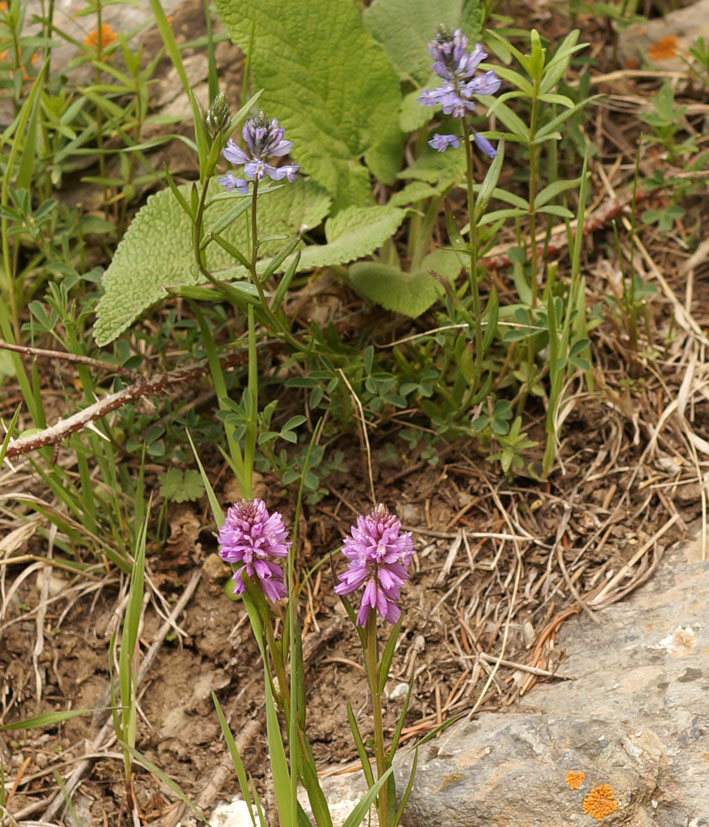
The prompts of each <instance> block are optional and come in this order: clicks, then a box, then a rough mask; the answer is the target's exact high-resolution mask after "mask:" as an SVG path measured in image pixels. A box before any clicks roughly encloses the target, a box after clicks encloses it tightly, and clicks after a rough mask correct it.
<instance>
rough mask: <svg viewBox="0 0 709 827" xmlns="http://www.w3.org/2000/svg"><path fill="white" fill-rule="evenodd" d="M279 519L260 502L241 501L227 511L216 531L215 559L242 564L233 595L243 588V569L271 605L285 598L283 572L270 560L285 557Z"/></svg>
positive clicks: (283, 532)
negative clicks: (216, 551)
mask: <svg viewBox="0 0 709 827" xmlns="http://www.w3.org/2000/svg"><path fill="white" fill-rule="evenodd" d="M287 537H288V532H287V531H286V529H285V526H284V525H283V518H282V517H281V515H280V514H279V513H278V512H277V511H276V512H274V513H273V514H269V513H268V511H267V510H266V504H265V503H264V501H263V500H242V501H241V502H238V503H234V505H232V506H231V508H230V509H229V510H228V511H227V515H226V520H225V521H224V525H222V527H221V528H220V529H219V537H218V540H219V556H220V557H221V558H222V559H223V560H226V561H227V562H228V563H242V564H243V565H242V566H241V567H240V568H239V569H237V570H236V572H235V573H234V576H233V577H232V579H233V580H235V581H236V586H235V588H234V594H242V593H243V591H244V589H245V588H246V587H245V586H244V584H243V582H242V580H241V573H242V572H243V571H244V570H245V571H246V573H247V574H248V575H249V577H250V578H251V579H252V580H254V581H256V580H258V582H259V584H260V585H261V589H262V590H263V593H264V594H265V595H266V597H267V598H268V600H270V601H271V603H275V602H276V600H280V599H281V598H282V597H285V596H286V594H287V592H286V586H285V583H284V580H283V570H282V569H281V567H280V566H279V565H278V564H277V563H276V562H274V561H273V560H272V559H270V558H274V557H276V558H278V557H287V556H288V549H289V548H290V545H291V544H290V542H288V541H287Z"/></svg>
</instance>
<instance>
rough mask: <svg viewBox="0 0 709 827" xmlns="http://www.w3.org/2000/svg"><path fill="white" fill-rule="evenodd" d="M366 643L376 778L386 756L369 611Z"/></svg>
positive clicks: (380, 800) (381, 806) (383, 811)
mask: <svg viewBox="0 0 709 827" xmlns="http://www.w3.org/2000/svg"><path fill="white" fill-rule="evenodd" d="M366 636H367V645H366V647H365V658H366V660H367V680H368V682H369V692H370V694H371V696H372V720H373V724H374V755H375V758H376V762H377V778H381V777H382V775H384V773H385V772H386V771H387V766H386V756H385V753H384V722H383V721H382V700H381V697H380V694H379V687H378V683H379V674H378V672H379V670H378V653H377V615H376V612H370V614H369V617H368V618H367V628H366ZM388 812H389V811H388V806H387V785H386V784H384V785H383V786H382V788H381V790H380V791H379V795H378V796H377V815H378V816H379V825H380V827H387V824H388V818H389V816H388Z"/></svg>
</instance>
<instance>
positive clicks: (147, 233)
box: [94, 178, 330, 346]
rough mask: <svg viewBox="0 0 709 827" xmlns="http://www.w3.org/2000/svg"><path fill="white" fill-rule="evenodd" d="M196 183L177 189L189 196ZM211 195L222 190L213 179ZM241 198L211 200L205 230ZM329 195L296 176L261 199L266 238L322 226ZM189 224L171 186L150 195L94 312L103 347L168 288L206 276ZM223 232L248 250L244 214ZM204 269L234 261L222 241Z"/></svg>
mask: <svg viewBox="0 0 709 827" xmlns="http://www.w3.org/2000/svg"><path fill="white" fill-rule="evenodd" d="M192 186H193V185H192V184H183V185H182V186H181V187H180V191H181V192H182V194H183V195H184V196H185V198H186V199H187V200H188V201H189V199H190V190H191V188H192ZM209 187H210V190H209V197H210V198H213V197H214V196H216V195H221V194H223V192H224V190H223V188H222V187H221V186H220V185H219V184H218V183H217V181H216V179H213V180H212V181H211V182H210V184H209ZM237 197H238V196H232V197H227V198H220V199H217V200H214V201H213V202H212V203H211V205H210V206H209V207H208V208H207V210H206V213H205V225H206V227H207V229H209V228H210V227H212V226H215V224H216V223H217V222H218V220H219V218H220V217H221V216H223V215H224V214H225V213H226V212H227V211H228V210H230V209H231V208H232V207H233V205H234V203H235V199H236V198H237ZM329 207H330V199H329V197H328V196H327V194H326V193H325V192H324V191H323V190H322V189H321V188H320V187H318V186H317V185H316V184H315V183H313V182H311V181H306V180H304V179H302V178H298V179H296V181H295V182H294V183H293V184H289V185H288V186H283V187H281V188H279V189H277V190H275V191H273V192H265V193H263V195H262V197H259V204H258V210H259V212H258V215H259V230H260V234H261V235H262V236H263V237H266V236H274V235H280V236H293V235H294V234H295V233H297V232H299V231H302V230H307V229H310V228H312V227H315V226H317V225H318V224H319V223H320V222H321V221H322V219H323V218H324V217H325V215H327V213H328V210H329ZM192 232H193V231H192V224H191V222H190V220H189V218H188V217H187V215H185V213H184V211H183V210H182V208H181V207H180V205H179V204H178V202H177V200H176V198H175V196H174V195H173V194H172V192H171V190H169V189H166V190H162V191H161V192H158V193H156V194H155V195H151V196H150V197H149V198H148V201H147V203H146V205H145V206H144V207H143V208H142V209H141V210H140V211H139V212H138V213H137V215H136V216H135V218H134V219H133V221H132V222H131V224H130V226H129V227H128V230H127V232H126V234H125V236H124V237H123V239H122V240H121V242H120V244H119V245H118V247H117V248H116V252H115V255H114V257H113V260H112V261H111V264H110V265H109V267H108V269H107V270H106V272H105V273H104V276H103V288H104V294H103V296H102V297H101V300H100V301H99V304H98V308H97V311H96V325H95V327H94V338H95V339H96V344H98V345H99V346H103V345H106V344H108V343H109V342H111V341H113V340H114V339H115V338H116V337H117V336H118V335H119V334H120V333H122V332H123V331H124V330H125V329H126V328H128V327H130V325H131V324H133V322H134V321H135V320H136V319H137V318H138V317H139V316H140V315H141V314H142V313H143V312H144V311H145V310H147V308H148V307H150V306H151V305H152V304H155V302H157V301H160V300H161V299H164V298H165V297H166V296H167V295H168V294H169V290H170V289H176V288H179V287H184V286H186V285H195V284H200V283H202V282H204V278H202V276H201V275H200V274H199V272H198V271H197V268H196V266H195V259H194V251H193V247H192ZM221 236H222V237H223V238H224V239H226V240H227V241H229V242H230V243H231V244H233V245H234V246H235V247H236V248H237V249H239V250H241V251H242V252H245V251H247V245H248V233H247V225H246V218H245V217H241V218H240V219H237V220H236V221H234V222H233V223H232V224H231V225H230V226H229V227H227V228H226V229H225V230H224V231H223V232H222V233H221ZM281 243H282V242H271V243H270V244H268V245H264V248H263V250H262V252H263V254H264V255H273V254H274V252H275V251H276V250H277V249H278V247H279V245H280V244H281ZM205 257H206V262H207V267H208V268H209V269H210V270H211V271H212V272H214V273H215V274H216V275H219V273H220V271H225V270H230V269H232V268H233V266H234V260H233V259H232V258H231V257H230V256H229V255H228V253H227V252H226V251H225V250H224V249H223V248H222V247H220V246H219V245H218V244H215V243H211V244H210V245H209V246H208V247H207V248H206V250H205Z"/></svg>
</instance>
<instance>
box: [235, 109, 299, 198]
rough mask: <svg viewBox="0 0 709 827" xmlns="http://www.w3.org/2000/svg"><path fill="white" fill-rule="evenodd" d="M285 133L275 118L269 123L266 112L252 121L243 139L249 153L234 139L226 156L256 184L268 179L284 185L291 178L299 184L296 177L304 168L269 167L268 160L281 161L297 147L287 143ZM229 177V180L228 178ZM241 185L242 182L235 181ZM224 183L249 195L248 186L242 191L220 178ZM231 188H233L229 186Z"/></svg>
mask: <svg viewBox="0 0 709 827" xmlns="http://www.w3.org/2000/svg"><path fill="white" fill-rule="evenodd" d="M284 134H285V130H284V129H283V127H282V126H279V125H278V121H277V120H276V119H275V118H273V120H271V121H269V120H268V118H267V117H266V116H265V115H264V113H263V112H261V113H260V114H259V116H258V117H257V118H251V120H248V121H247V122H246V123H245V124H244V128H243V130H242V132H241V136H242V138H243V139H244V146H245V147H246V150H247V151H244V150H243V149H241V147H239V146H237V145H236V144H235V143H234V141H233V140H231V138H230V139H229V140H228V141H227V145H226V146H225V147H224V150H223V155H224V157H225V158H226V159H227V161H231V163H232V164H238V165H239V166H243V167H244V175H245V176H246V177H247V178H251V179H252V180H255V181H260V180H261V179H262V178H264V177H265V176H266V175H267V176H268V177H269V178H270V179H271V180H273V181H280V180H282V179H283V178H287V179H288V180H289V181H291V182H293V181H295V174H296V173H297V172H298V170H299V169H300V167H299V166H298V165H297V164H289V165H287V166H284V167H274V166H272V165H271V164H269V163H267V159H268V158H279V157H281V156H282V155H287V154H288V153H289V152H290V151H291V148H292V147H293V141H286V140H284V137H283V136H284ZM227 177H228V176H227ZM234 180H237V181H240V180H241V179H238V178H237V179H234ZM219 181H220V183H221V184H223V185H224V186H225V187H226V188H227V190H229V192H231V191H232V190H233V189H234V187H235V186H236V187H237V189H238V190H239V192H241V193H242V194H245V193H246V192H248V183H246V188H245V189H244V188H242V187H239V186H238V185H237V184H233V183H232V182H231V180H229V181H225V179H223V178H220V179H219ZM229 184H231V186H229Z"/></svg>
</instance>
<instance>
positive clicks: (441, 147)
mask: <svg viewBox="0 0 709 827" xmlns="http://www.w3.org/2000/svg"><path fill="white" fill-rule="evenodd" d="M428 145H429V146H430V147H432V148H433V149H435V150H436V152H445V151H446V150H447V149H448V147H449V146H452V147H453V149H458V147H459V146H460V139H459V138H458V136H457V135H439V134H438V133H436V134H435V135H434V136H433V138H431V140H430V141H429V142H428Z"/></svg>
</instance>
